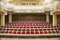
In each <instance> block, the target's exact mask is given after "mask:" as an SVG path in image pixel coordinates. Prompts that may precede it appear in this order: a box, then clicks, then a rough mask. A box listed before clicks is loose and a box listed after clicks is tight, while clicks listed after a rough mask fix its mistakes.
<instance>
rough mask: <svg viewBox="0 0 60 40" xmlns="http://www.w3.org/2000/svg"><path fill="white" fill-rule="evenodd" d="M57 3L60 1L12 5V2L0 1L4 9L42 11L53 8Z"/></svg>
mask: <svg viewBox="0 0 60 40" xmlns="http://www.w3.org/2000/svg"><path fill="white" fill-rule="evenodd" d="M59 3H60V1H56V2H54V3H50V4H47V5H13V4H9V3H4V2H0V5H1V7H2V8H3V9H4V10H6V11H14V12H33V11H34V12H42V11H50V10H55V8H56V5H58V4H59Z"/></svg>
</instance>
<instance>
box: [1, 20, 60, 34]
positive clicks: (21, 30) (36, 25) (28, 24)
mask: <svg viewBox="0 0 60 40" xmlns="http://www.w3.org/2000/svg"><path fill="white" fill-rule="evenodd" d="M0 33H5V34H6V33H7V34H59V33H60V29H59V28H58V27H53V26H51V24H49V23H46V22H44V21H32V20H31V21H14V22H12V23H7V24H6V26H5V27H1V28H0Z"/></svg>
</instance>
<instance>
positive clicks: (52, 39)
mask: <svg viewBox="0 0 60 40" xmlns="http://www.w3.org/2000/svg"><path fill="white" fill-rule="evenodd" d="M0 40H60V38H0Z"/></svg>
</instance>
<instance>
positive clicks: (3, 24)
mask: <svg viewBox="0 0 60 40" xmlns="http://www.w3.org/2000/svg"><path fill="white" fill-rule="evenodd" d="M1 26H5V15H4V14H1Z"/></svg>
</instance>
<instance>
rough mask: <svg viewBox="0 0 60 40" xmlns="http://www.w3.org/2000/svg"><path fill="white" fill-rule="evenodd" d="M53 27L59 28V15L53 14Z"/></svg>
mask: <svg viewBox="0 0 60 40" xmlns="http://www.w3.org/2000/svg"><path fill="white" fill-rule="evenodd" d="M53 26H57V15H56V14H53Z"/></svg>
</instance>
